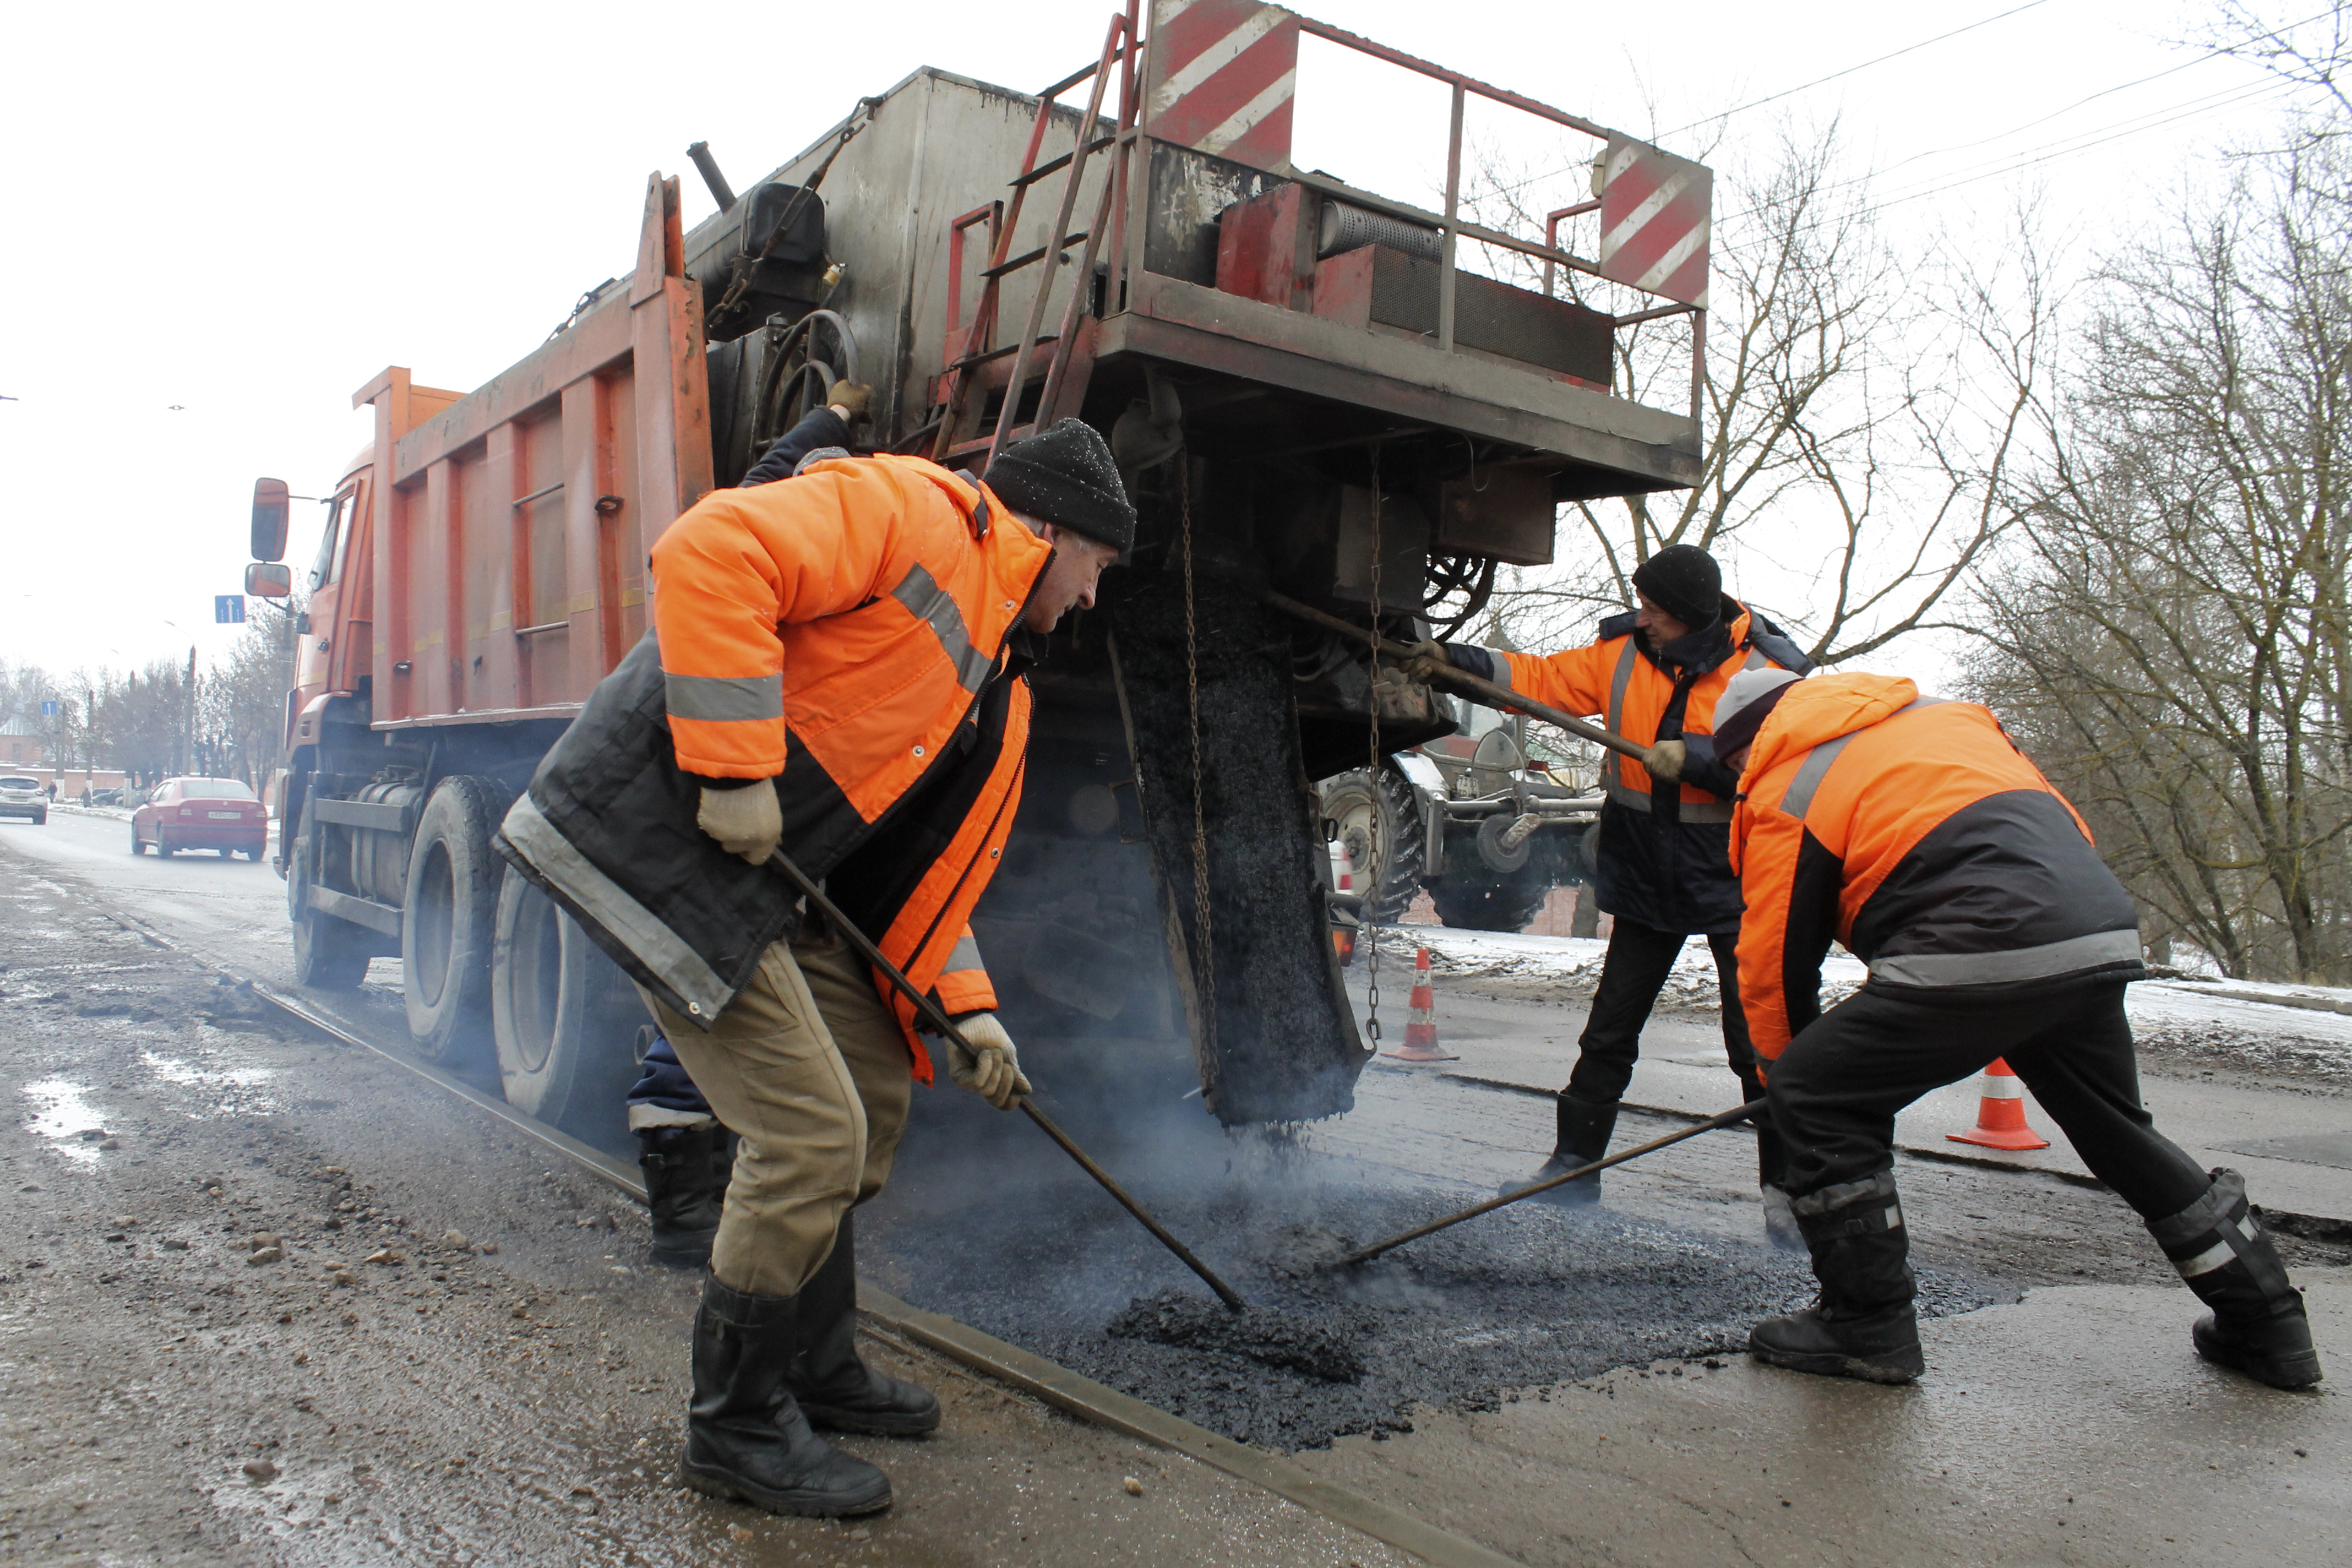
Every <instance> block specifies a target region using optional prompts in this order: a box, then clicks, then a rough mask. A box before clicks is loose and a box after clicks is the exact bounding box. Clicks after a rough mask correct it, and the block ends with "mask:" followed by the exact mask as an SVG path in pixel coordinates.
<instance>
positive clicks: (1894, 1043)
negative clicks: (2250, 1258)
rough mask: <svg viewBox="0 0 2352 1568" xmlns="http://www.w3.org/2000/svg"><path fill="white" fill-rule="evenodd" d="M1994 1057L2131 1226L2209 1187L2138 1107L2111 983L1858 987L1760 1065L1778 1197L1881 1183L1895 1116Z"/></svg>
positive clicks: (2169, 1211) (1891, 1151)
mask: <svg viewBox="0 0 2352 1568" xmlns="http://www.w3.org/2000/svg"><path fill="white" fill-rule="evenodd" d="M1996 1057H2001V1058H2007V1059H2008V1061H2009V1065H2010V1066H2011V1068H2015V1069H2016V1072H2017V1076H2018V1077H2019V1078H2020V1079H2023V1080H2024V1083H2025V1087H2026V1088H2027V1089H2031V1090H2032V1093H2033V1098H2034V1099H2035V1100H2038V1101H2040V1102H2041V1105H2042V1110H2044V1111H2046V1112H2048V1113H2049V1116H2050V1119H2051V1120H2052V1121H2055V1122H2056V1123H2057V1124H2058V1126H2059V1128H2060V1129H2061V1130H2062V1131H2064V1132H2065V1134H2066V1138H2067V1141H2068V1142H2071V1143H2073V1144H2074V1152H2076V1153H2077V1154H2080V1155H2081V1156H2082V1157H2083V1163H2084V1164H2086V1165H2088V1166H2090V1167H2091V1170H2092V1172H2093V1173H2095V1175H2097V1176H2098V1178H2099V1179H2100V1180H2101V1181H2103V1182H2105V1183H2106V1184H2107V1185H2108V1186H2110V1187H2112V1188H2114V1189H2115V1191H2116V1195H2117V1196H2119V1197H2121V1198H2122V1199H2123V1200H2124V1202H2126V1203H2127V1204H2129V1205H2131V1206H2132V1207H2133V1208H2135V1209H2137V1211H2138V1212H2139V1214H2140V1215H2141V1216H2142V1217H2143V1218H2147V1219H2162V1218H2164V1217H2166V1216H2167V1215H2176V1214H2179V1212H2180V1211H2181V1210H2183V1209H2185V1208H2187V1207H2188V1206H2189V1205H2190V1204H2193V1203H2195V1202H2196V1201H2197V1200H2198V1199H2199V1198H2200V1197H2202V1196H2203V1195H2204V1194H2205V1189H2206V1188H2207V1187H2209V1186H2210V1185H2211V1184H2212V1183H2211V1178H2210V1177H2209V1176H2208V1175H2207V1174H2206V1173H2205V1172H2203V1171H2202V1170H2200V1169H2199V1168H2198V1165H2197V1162H2196V1161H2194V1160H2192V1159H2190V1158H2189V1156H2188V1155H2187V1154H2186V1153H2185V1152H2182V1151H2181V1149H2180V1146H2179V1144H2177V1143H2174V1142H2172V1141H2171V1140H2170V1139H2168V1138H2167V1137H2165V1136H2164V1135H2163V1134H2162V1133H2160V1132H2158V1131H2157V1130H2156V1127H2155V1124H2154V1122H2153V1121H2152V1120H2151V1119H2150V1118H2149V1116H2148V1113H2147V1110H2146V1109H2145V1108H2144V1107H2142V1106H2141V1104H2140V1102H2139V1067H2138V1063H2137V1059H2136V1058H2135V1057H2134V1055H2133V1052H2132V1036H2131V1024H2130V1022H2129V1020H2127V1019H2126V1017H2125V1016H2124V984H2123V983H2122V982H2120V981H2116V980H2073V981H2068V980H2064V979H2061V980H2057V981H2053V982H2051V983H2050V984H2046V985H2037V986H2034V987H2032V988H2031V989H2028V990H2021V991H2012V992H2009V993H2007V994H2003V995H2000V996H1998V997H1989V996H1984V995H1975V996H1971V995H1969V994H1968V993H1967V992H1966V991H1954V990H1934V989H1927V988H1922V987H1917V986H1892V985H1890V986H1874V985H1865V986H1864V987H1863V988H1862V989H1861V990H1860V991H1857V992H1855V993H1854V994H1853V995H1852V996H1849V997H1847V998H1846V999H1845V1000H1844V1001H1843V1002H1841V1003H1839V1004H1838V1005H1836V1006H1834V1007H1832V1008H1831V1009H1830V1010H1829V1011H1828V1012H1826V1013H1824V1014H1822V1016H1820V1017H1819V1018H1817V1019H1815V1020H1814V1021H1813V1022H1812V1023H1811V1024H1809V1025H1807V1026H1805V1027H1804V1028H1803V1029H1801V1030H1800V1031H1799V1032H1798V1035H1797V1037H1796V1038H1795V1039H1794V1040H1791V1041H1790V1043H1789V1048H1788V1050H1787V1051H1785V1052H1783V1053H1782V1054H1781V1057H1780V1060H1779V1061H1776V1062H1774V1063H1772V1064H1771V1095H1770V1098H1771V1101H1772V1120H1773V1122H1774V1124H1775V1125H1776V1126H1777V1127H1778V1128H1779V1129H1780V1136H1781V1138H1782V1140H1783V1141H1784V1142H1786V1144H1787V1146H1788V1160H1789V1165H1788V1178H1789V1179H1788V1186H1789V1192H1790V1194H1791V1195H1792V1196H1796V1197H1803V1196H1804V1195H1806V1194H1810V1193H1815V1192H1819V1191H1821V1190H1822V1188H1824V1187H1831V1186H1836V1185H1838V1184H1842V1183H1846V1182H1864V1181H1868V1180H1870V1179H1871V1178H1872V1177H1874V1176H1875V1175H1877V1174H1878V1173H1880V1172H1882V1171H1889V1170H1892V1169H1893V1168H1894V1165H1895V1112H1896V1111H1898V1110H1902V1109H1903V1108H1904V1107H1905V1106H1906V1105H1908V1104H1910V1103H1911V1102H1912V1101H1913V1100H1916V1099H1918V1098H1919V1097H1920V1096H1921V1095H1923V1094H1925V1093H1927V1091H1928V1090H1929V1089H1940V1088H1942V1087H1943V1086H1944V1085H1946V1084H1948V1083H1958V1082H1959V1081H1960V1080H1961V1079H1965V1078H1968V1077H1969V1076H1971V1075H1972V1074H1975V1073H1979V1072H1982V1071H1983V1070H1984V1068H1985V1067H1986V1065H1987V1064H1989V1063H1990V1062H1991V1061H1992V1060H1993V1058H1996Z"/></svg>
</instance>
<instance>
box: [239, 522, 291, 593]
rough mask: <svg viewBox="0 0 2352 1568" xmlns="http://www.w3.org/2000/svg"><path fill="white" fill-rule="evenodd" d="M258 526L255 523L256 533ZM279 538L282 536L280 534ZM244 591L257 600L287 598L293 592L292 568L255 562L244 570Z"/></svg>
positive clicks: (265, 562) (266, 562) (271, 563)
mask: <svg viewBox="0 0 2352 1568" xmlns="http://www.w3.org/2000/svg"><path fill="white" fill-rule="evenodd" d="M259 526H260V525H259V524H256V525H255V528H256V531H258V530H259ZM281 526H282V525H281ZM279 537H280V538H283V537H284V535H283V534H282V533H281V534H280V535H279ZM245 591H246V592H247V593H248V594H250V595H253V596H254V597H255V598H257V599H283V598H287V597H289V595H292V594H293V592H294V568H292V567H291V566H283V565H279V564H277V563H273V562H268V561H257V562H255V563H253V564H252V565H250V566H248V567H247V568H246V569H245Z"/></svg>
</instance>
